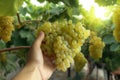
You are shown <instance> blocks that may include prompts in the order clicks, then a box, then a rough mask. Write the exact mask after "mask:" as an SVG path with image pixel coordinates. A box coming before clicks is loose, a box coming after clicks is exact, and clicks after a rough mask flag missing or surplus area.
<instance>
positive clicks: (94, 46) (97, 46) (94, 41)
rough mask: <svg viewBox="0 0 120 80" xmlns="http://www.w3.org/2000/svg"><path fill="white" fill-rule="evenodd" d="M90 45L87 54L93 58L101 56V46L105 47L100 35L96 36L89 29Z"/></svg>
mask: <svg viewBox="0 0 120 80" xmlns="http://www.w3.org/2000/svg"><path fill="white" fill-rule="evenodd" d="M89 43H90V46H89V54H90V57H92V58H93V59H100V58H102V52H103V48H104V47H105V44H104V42H103V41H102V40H101V38H100V37H97V34H96V33H95V32H93V31H91V34H90V41H89Z"/></svg>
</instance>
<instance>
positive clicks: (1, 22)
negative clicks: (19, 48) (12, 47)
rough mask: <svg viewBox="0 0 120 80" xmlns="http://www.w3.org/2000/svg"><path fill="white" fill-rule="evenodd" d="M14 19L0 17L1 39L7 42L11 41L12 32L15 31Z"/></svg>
mask: <svg viewBox="0 0 120 80" xmlns="http://www.w3.org/2000/svg"><path fill="white" fill-rule="evenodd" d="M12 23H13V17H11V16H1V17H0V39H2V40H3V41H5V42H8V41H10V39H11V35H12V31H13V30H14V26H13V24H12Z"/></svg>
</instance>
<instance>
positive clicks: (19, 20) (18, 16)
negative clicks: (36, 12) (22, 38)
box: [17, 13, 22, 24]
mask: <svg viewBox="0 0 120 80" xmlns="http://www.w3.org/2000/svg"><path fill="white" fill-rule="evenodd" d="M17 18H18V22H19V24H22V22H21V19H20V15H19V13H17Z"/></svg>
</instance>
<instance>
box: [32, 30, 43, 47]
mask: <svg viewBox="0 0 120 80" xmlns="http://www.w3.org/2000/svg"><path fill="white" fill-rule="evenodd" d="M44 36H45V35H44V32H42V31H41V32H40V34H39V35H38V37H37V38H36V40H35V42H34V46H36V47H40V45H41V43H42V41H43V39H44Z"/></svg>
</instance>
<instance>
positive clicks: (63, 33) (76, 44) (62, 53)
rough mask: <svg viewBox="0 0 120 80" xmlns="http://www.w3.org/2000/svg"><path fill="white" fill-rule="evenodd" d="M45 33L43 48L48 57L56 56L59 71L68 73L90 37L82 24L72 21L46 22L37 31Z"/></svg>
mask: <svg viewBox="0 0 120 80" xmlns="http://www.w3.org/2000/svg"><path fill="white" fill-rule="evenodd" d="M40 31H44V33H45V39H44V40H43V43H44V44H42V46H41V48H42V51H43V52H47V53H46V54H47V55H48V56H55V60H54V62H55V65H56V66H57V69H58V70H62V71H66V70H67V68H69V67H70V65H71V64H73V63H74V57H75V56H76V55H77V54H78V53H79V52H80V50H81V46H82V45H83V43H84V42H85V39H87V38H88V36H89V35H90V31H89V30H86V29H85V28H84V27H83V26H82V24H81V23H79V22H78V23H76V24H73V23H72V21H66V20H64V21H61V22H60V21H59V22H58V21H56V22H53V23H51V22H45V23H44V24H43V25H41V26H40V27H39V28H38V29H37V34H36V35H38V34H39V32H40Z"/></svg>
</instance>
